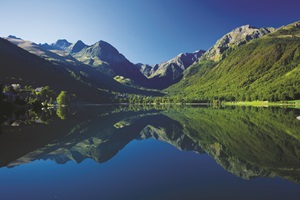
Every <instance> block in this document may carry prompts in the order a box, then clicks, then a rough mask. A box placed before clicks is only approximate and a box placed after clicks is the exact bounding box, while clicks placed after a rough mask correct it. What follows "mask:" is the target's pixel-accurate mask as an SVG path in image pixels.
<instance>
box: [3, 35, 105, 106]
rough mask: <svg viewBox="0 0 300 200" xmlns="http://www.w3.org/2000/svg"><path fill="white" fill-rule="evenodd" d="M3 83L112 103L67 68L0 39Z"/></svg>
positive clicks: (79, 98)
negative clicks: (62, 91)
mask: <svg viewBox="0 0 300 200" xmlns="http://www.w3.org/2000/svg"><path fill="white" fill-rule="evenodd" d="M0 65H1V68H0V80H1V82H2V83H4V84H12V83H20V84H22V85H32V86H34V87H40V86H50V87H51V89H53V90H54V91H56V92H57V93H58V92H60V91H61V90H66V91H68V92H69V93H71V94H75V95H76V96H77V98H78V100H81V101H88V102H108V101H110V100H108V98H110V94H109V93H104V92H99V91H98V89H97V88H94V87H91V86H89V85H88V84H85V83H84V82H82V81H81V80H78V79H76V77H74V76H72V74H70V72H69V71H68V69H67V68H63V67H61V66H59V65H56V64H52V63H50V62H49V61H46V60H44V59H42V58H40V57H38V56H36V55H34V54H31V53H29V52H27V51H26V50H24V49H22V48H20V47H18V46H16V45H14V44H12V43H11V42H9V41H7V40H4V39H2V38H0Z"/></svg>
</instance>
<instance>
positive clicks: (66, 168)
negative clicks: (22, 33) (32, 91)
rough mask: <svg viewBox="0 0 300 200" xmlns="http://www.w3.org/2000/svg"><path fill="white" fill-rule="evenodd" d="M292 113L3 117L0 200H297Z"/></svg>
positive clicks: (298, 162) (299, 149) (146, 111)
mask: <svg viewBox="0 0 300 200" xmlns="http://www.w3.org/2000/svg"><path fill="white" fill-rule="evenodd" d="M299 115H300V112H299V110H293V109H282V108H250V107H248V108H242V107H238V108H226V109H213V108H201V107H177V108H156V109H155V108H149V107H96V106H95V107H79V108H72V109H64V110H58V111H41V112H38V113H36V112H25V113H24V112H20V113H14V114H5V115H3V117H2V118H1V119H2V125H1V128H0V167H1V168H0V197H1V199H7V200H10V199H32V200H35V199H46V200H47V199H67V200H68V199H137V200H138V199H221V198H223V199H299V196H300V185H299V183H300V121H299V120H297V116H299Z"/></svg>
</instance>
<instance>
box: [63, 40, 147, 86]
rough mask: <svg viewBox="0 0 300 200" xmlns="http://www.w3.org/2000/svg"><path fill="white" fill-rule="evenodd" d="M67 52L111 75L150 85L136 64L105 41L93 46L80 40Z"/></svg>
mask: <svg viewBox="0 0 300 200" xmlns="http://www.w3.org/2000/svg"><path fill="white" fill-rule="evenodd" d="M66 52H68V53H70V55H72V56H73V57H74V58H76V59H77V60H78V61H80V62H82V63H84V64H87V65H90V66H93V67H96V68H97V69H98V70H99V71H101V72H103V73H104V74H106V75H108V76H109V77H112V78H113V77H115V76H123V77H125V78H129V79H131V80H133V81H135V82H137V83H138V84H140V85H142V86H149V84H147V82H148V81H147V78H145V77H144V76H143V75H142V74H141V73H140V71H139V70H138V69H137V68H136V67H135V65H134V64H133V63H131V62H130V61H129V60H127V59H126V58H125V56H124V55H122V54H121V53H119V51H118V50H117V49H116V48H115V47H113V46H112V45H110V44H109V43H107V42H105V41H102V40H100V41H99V42H96V43H95V44H93V45H91V46H88V45H85V44H84V43H83V42H82V41H78V42H76V43H75V44H72V45H71V46H69V48H67V49H66Z"/></svg>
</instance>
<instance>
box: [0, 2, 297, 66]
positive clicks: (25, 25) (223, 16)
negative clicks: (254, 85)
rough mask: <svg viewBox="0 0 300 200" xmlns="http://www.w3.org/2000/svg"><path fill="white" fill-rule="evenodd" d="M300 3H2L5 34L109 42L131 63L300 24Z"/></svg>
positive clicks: (153, 60)
mask: <svg viewBox="0 0 300 200" xmlns="http://www.w3.org/2000/svg"><path fill="white" fill-rule="evenodd" d="M299 10H300V1H298V0H247V1H244V0H182V1H179V0H81V1H79V0H51V1H50V0H49V1H44V0H26V1H25V0H1V4H0V36H1V37H4V36H8V35H16V36H18V37H21V38H23V39H26V40H31V41H34V42H36V43H45V42H47V43H52V42H55V41H56V40H57V39H62V38H64V39H67V40H69V41H70V42H76V41H77V40H79V39H80V40H82V41H83V42H85V43H86V44H89V45H91V44H93V43H95V42H97V41H99V40H104V41H107V42H109V43H110V44H112V45H113V46H114V47H116V48H117V49H118V50H119V51H120V52H121V53H122V54H124V55H125V56H126V57H127V58H128V59H129V60H130V61H131V62H133V63H137V62H142V63H148V64H155V63H160V62H162V61H166V60H169V59H171V58H172V57H174V56H176V55H177V54H179V53H181V52H182V53H185V52H194V51H195V50H198V49H204V50H207V49H209V48H210V47H211V46H212V45H213V44H214V43H215V42H216V40H218V39H219V38H220V37H221V36H222V35H224V34H226V33H227V32H229V31H231V30H232V29H234V28H236V27H238V26H241V25H245V24H251V25H253V26H256V27H269V26H272V27H275V28H276V27H280V26H282V25H285V24H288V23H292V22H294V21H298V20H300V12H299Z"/></svg>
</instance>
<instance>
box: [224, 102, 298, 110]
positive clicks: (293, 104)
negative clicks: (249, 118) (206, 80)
mask: <svg viewBox="0 0 300 200" xmlns="http://www.w3.org/2000/svg"><path fill="white" fill-rule="evenodd" d="M224 105H227V106H259V107H268V106H280V107H292V108H299V109H300V100H292V101H278V102H269V101H234V102H225V103H224Z"/></svg>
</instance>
